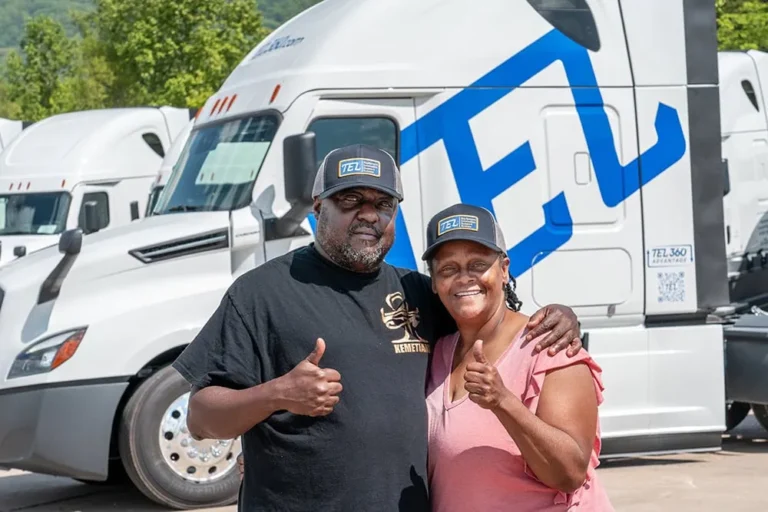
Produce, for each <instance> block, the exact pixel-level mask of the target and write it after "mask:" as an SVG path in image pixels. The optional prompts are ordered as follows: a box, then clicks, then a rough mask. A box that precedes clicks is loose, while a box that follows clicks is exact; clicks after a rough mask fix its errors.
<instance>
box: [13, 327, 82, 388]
mask: <svg viewBox="0 0 768 512" xmlns="http://www.w3.org/2000/svg"><path fill="white" fill-rule="evenodd" d="M86 330H88V328H87V327H83V328H81V329H77V330H74V331H67V332H62V333H59V334H54V335H53V336H50V337H48V338H45V339H43V340H40V341H38V342H37V343H35V344H34V345H32V346H31V347H28V348H27V349H25V350H24V351H23V352H22V353H21V354H19V355H18V356H16V359H15V360H14V361H13V365H12V366H11V371H10V372H8V378H9V379H14V378H17V377H27V376H29V375H37V374H39V373H47V372H50V371H51V370H53V369H54V368H58V367H59V366H61V365H62V364H63V363H65V362H66V361H68V360H69V359H70V358H71V357H72V356H73V355H75V352H76V351H77V347H79V346H80V342H81V341H83V336H85V331H86Z"/></svg>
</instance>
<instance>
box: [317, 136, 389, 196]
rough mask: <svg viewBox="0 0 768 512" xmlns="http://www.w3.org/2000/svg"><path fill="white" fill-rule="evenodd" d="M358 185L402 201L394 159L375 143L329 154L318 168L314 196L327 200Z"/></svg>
mask: <svg viewBox="0 0 768 512" xmlns="http://www.w3.org/2000/svg"><path fill="white" fill-rule="evenodd" d="M355 187H366V188H373V189H376V190H379V191H381V192H384V193H386V194H389V195H391V196H392V197H394V198H396V199H397V200H398V201H402V200H403V183H402V182H401V181H400V169H399V168H398V167H397V163H395V159H394V158H392V156H391V155H390V154H389V153H387V152H386V151H384V150H382V149H378V148H375V147H373V146H367V145H365V144H354V145H352V146H344V147H342V148H338V149H334V150H333V151H331V152H330V153H328V154H327V155H326V157H325V158H324V159H323V163H321V164H320V168H319V169H318V170H317V175H316V176H315V184H314V186H313V187H312V197H313V198H318V199H325V198H326V197H328V196H331V195H333V194H335V193H336V192H339V191H341V190H345V189H348V188H355Z"/></svg>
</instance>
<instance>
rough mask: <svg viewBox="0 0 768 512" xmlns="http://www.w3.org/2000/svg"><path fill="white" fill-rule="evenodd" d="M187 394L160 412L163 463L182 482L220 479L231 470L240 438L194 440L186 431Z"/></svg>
mask: <svg viewBox="0 0 768 512" xmlns="http://www.w3.org/2000/svg"><path fill="white" fill-rule="evenodd" d="M188 404H189V393H188V392H187V393H184V394H183V395H181V396H180V397H179V398H177V399H176V400H174V401H173V403H171V405H169V406H168V408H167V409H166V410H165V412H164V413H163V416H162V419H161V421H160V429H159V431H158V442H159V443H160V451H161V452H162V454H163V462H164V463H165V464H166V465H167V466H168V467H169V468H170V469H171V471H173V472H174V473H175V474H176V475H177V476H179V477H181V478H182V479H184V480H186V481H189V482H194V483H210V482H215V481H217V480H221V479H222V478H225V477H226V476H227V475H229V474H230V473H231V472H232V471H235V466H236V465H237V456H238V455H240V452H241V451H242V446H241V443H240V438H239V437H238V438H236V439H204V440H202V441H197V440H195V439H193V438H192V435H191V434H190V433H189V430H188V429H187V407H188Z"/></svg>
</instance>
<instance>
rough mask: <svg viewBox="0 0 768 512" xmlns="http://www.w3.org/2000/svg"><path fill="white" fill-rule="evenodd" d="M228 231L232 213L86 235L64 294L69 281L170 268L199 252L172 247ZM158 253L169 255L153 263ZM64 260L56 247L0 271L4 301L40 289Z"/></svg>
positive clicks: (173, 217) (167, 218) (159, 219)
mask: <svg viewBox="0 0 768 512" xmlns="http://www.w3.org/2000/svg"><path fill="white" fill-rule="evenodd" d="M228 229H229V214H228V212H201V213H179V214H169V215H156V216H151V217H146V218H144V219H142V220H141V221H138V222H134V223H131V224H128V225H126V226H121V227H116V228H112V229H109V230H105V231H102V232H100V233H93V234H90V235H87V236H83V245H82V249H81V251H80V253H79V254H78V255H77V257H76V259H75V262H74V264H73V265H72V267H71V269H70V271H69V273H68V274H67V278H66V280H65V282H64V286H63V287H62V291H64V289H65V288H66V287H67V284H68V283H67V281H80V282H85V281H92V280H97V279H101V278H104V277H105V276H110V275H115V274H124V273H126V272H132V271H136V270H140V269H142V268H144V267H146V266H148V265H150V264H151V263H154V262H156V261H160V260H162V261H163V262H168V263H170V262H172V261H173V260H174V259H177V258H188V257H190V256H193V255H194V254H195V253H194V252H192V251H189V252H184V251H177V252H176V253H174V252H173V248H174V247H178V246H180V245H183V244H184V243H187V244H189V243H192V244H194V243H195V242H196V241H198V240H201V241H202V243H204V242H205V239H206V238H211V237H212V235H214V234H217V233H220V234H224V233H226V232H228ZM57 241H58V239H57ZM157 249H159V250H161V251H162V250H163V249H165V250H166V251H165V253H164V254H162V255H161V258H158V259H155V260H153V259H152V258H153V251H155V253H156V250H157ZM3 251H5V249H3ZM62 257H63V255H62V254H61V253H60V252H59V250H58V243H57V244H56V246H54V247H48V248H45V249H42V250H39V251H36V252H35V253H34V254H29V255H28V256H25V257H24V258H19V259H17V260H15V261H14V262H13V263H12V264H11V265H7V266H6V267H3V268H2V269H0V288H2V289H3V290H4V291H5V293H6V297H7V296H8V293H10V292H12V291H13V290H16V289H19V288H26V287H29V286H34V287H38V288H39V286H40V285H41V284H42V282H43V280H44V279H45V277H46V276H47V275H48V274H49V273H50V272H51V271H52V270H53V269H54V267H56V265H57V264H58V263H59V262H60V261H61V259H62Z"/></svg>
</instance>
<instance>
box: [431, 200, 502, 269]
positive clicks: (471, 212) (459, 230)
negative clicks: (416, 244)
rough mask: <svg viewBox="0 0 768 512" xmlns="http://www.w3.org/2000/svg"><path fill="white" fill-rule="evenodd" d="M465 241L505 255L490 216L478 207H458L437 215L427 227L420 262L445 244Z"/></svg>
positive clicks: (497, 227) (468, 205) (499, 235)
mask: <svg viewBox="0 0 768 512" xmlns="http://www.w3.org/2000/svg"><path fill="white" fill-rule="evenodd" d="M454 240H468V241H470V242H477V243H479V244H482V245H484V246H486V247H489V248H491V249H494V250H496V251H499V252H503V253H506V252H507V249H506V247H507V246H506V244H505V242H504V235H502V233H501V228H500V227H499V223H498V222H496V218H495V217H494V216H493V214H492V213H491V212H489V211H488V210H486V209H485V208H482V207H480V206H473V205H471V204H463V203H458V204H455V205H453V206H449V207H448V208H446V209H445V210H443V211H441V212H438V213H437V214H436V215H435V216H434V217H432V219H430V221H429V224H427V250H426V251H424V254H423V255H422V256H421V259H422V260H425V261H426V260H428V259H431V258H432V256H434V254H435V251H436V250H437V248H438V247H440V246H441V245H443V244H444V243H445V242H451V241H454Z"/></svg>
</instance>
